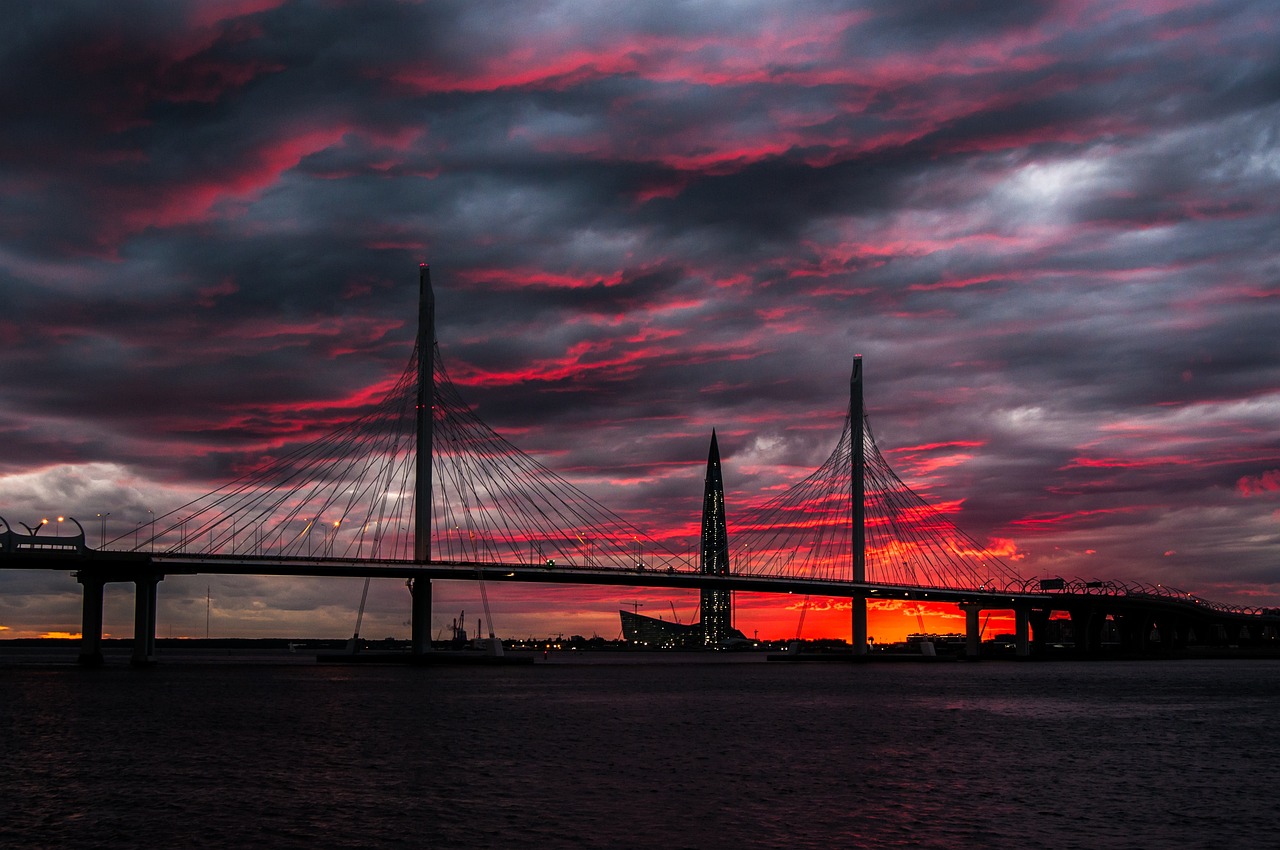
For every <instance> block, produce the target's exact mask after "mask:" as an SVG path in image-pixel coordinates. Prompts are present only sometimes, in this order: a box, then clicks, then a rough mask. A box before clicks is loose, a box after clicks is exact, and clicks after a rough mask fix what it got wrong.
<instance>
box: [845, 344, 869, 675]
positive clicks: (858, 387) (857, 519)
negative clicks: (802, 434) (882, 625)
mask: <svg viewBox="0 0 1280 850" xmlns="http://www.w3.org/2000/svg"><path fill="white" fill-rule="evenodd" d="M862 417H863V412H862V355H861V354H858V355H855V356H854V358H853V373H852V374H851V375H850V376H849V439H850V441H851V442H850V444H849V449H850V451H849V481H850V491H849V503H850V506H851V507H852V509H853V510H852V511H851V513H852V516H853V521H852V523H851V524H852V528H850V529H849V532H850V538H851V540H850V542H851V543H852V549H853V580H854V582H856V583H858V584H863V583H865V582H866V580H867V513H866V512H867V506H866V498H867V494H866V482H865V481H864V480H863V476H864V475H865V474H866V465H867V463H866V447H865V446H864V445H863V442H862V441H863V422H862ZM851 601H852V603H853V604H852V605H851V609H852V615H851V619H852V623H851V629H850V631H851V632H852V635H851V637H852V643H853V654H854V655H866V654H867V597H866V595H865V594H862V593H858V594H855V595H854V597H853V599H852V600H851Z"/></svg>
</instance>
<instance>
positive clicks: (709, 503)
mask: <svg viewBox="0 0 1280 850" xmlns="http://www.w3.org/2000/svg"><path fill="white" fill-rule="evenodd" d="M699 549H700V555H701V561H700V563H699V568H700V572H702V573H704V574H706V575H728V574H729V532H728V526H727V524H726V522H725V516H724V477H723V476H722V474H721V472H720V445H719V443H718V442H717V440H716V432H715V429H714V428H713V429H712V431H711V448H710V450H709V451H708V452H707V476H706V480H705V482H704V484H703V490H702V541H701V545H700V546H699ZM701 609H702V610H701V617H700V619H701V622H702V639H703V643H704V644H706V645H707V646H719V645H720V644H721V643H723V642H724V640H725V638H727V637H729V635H730V631H731V629H732V628H733V623H732V614H733V612H732V608H731V606H730V601H729V591H727V590H719V589H704V590H703V591H702V600H701Z"/></svg>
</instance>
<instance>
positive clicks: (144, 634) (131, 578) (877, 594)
mask: <svg viewBox="0 0 1280 850" xmlns="http://www.w3.org/2000/svg"><path fill="white" fill-rule="evenodd" d="M46 540H49V538H46ZM50 542H52V541H50ZM0 569H10V570H70V571H72V574H73V575H74V576H75V578H76V580H77V581H78V582H80V584H81V585H82V586H83V588H84V609H83V621H82V629H81V633H82V635H83V646H82V652H81V662H82V663H84V664H87V665H93V664H96V663H100V661H101V635H102V602H103V588H104V586H105V585H106V584H108V583H114V582H131V583H133V584H134V585H135V587H136V600H135V616H134V650H133V662H134V663H135V664H139V665H144V664H149V663H152V662H153V661H154V656H155V620H156V601H157V594H156V590H157V585H158V583H159V582H160V581H161V580H162V579H163V578H164V577H165V576H167V575H200V574H208V575H214V574H217V575H262V576H296V577H330V578H395V579H404V580H412V583H411V589H412V590H413V618H412V622H413V633H414V647H415V650H417V651H426V650H427V649H429V647H430V637H429V635H430V616H431V612H430V604H431V603H430V597H431V593H430V586H431V581H432V580H435V579H444V580H457V581H476V580H483V581H487V582H540V583H556V584H586V585H615V586H627V587H669V588H679V589H687V590H701V589H704V588H719V589H722V590H738V591H746V592H749V593H771V594H797V593H803V594H806V595H810V596H827V597H835V598H847V599H851V600H875V599H886V600H903V601H917V602H921V603H924V602H928V603H954V604H956V605H958V606H959V607H960V609H961V610H963V611H964V612H965V615H966V618H965V619H966V629H965V631H966V636H967V638H968V651H969V654H971V655H974V656H976V655H977V654H978V641H979V636H980V633H981V629H980V627H979V614H980V613H981V612H982V611H992V610H1000V611H1008V610H1012V611H1013V612H1014V618H1015V630H1016V634H1015V639H1016V643H1017V650H1016V651H1017V654H1018V655H1022V656H1028V655H1031V654H1032V648H1033V642H1032V640H1031V632H1032V629H1034V632H1035V633H1036V635H1037V638H1038V637H1039V635H1041V634H1043V631H1044V627H1045V626H1046V625H1047V622H1048V620H1049V616H1050V614H1051V613H1052V612H1053V611H1065V612H1068V613H1069V614H1070V616H1071V619H1072V624H1073V628H1074V629H1075V634H1076V635H1077V636H1078V639H1077V646H1078V647H1080V648H1081V649H1082V650H1083V653H1084V654H1096V653H1097V652H1098V651H1099V650H1100V648H1101V643H1102V629H1103V626H1104V625H1105V621H1106V619H1107V618H1108V616H1110V617H1111V618H1112V619H1113V621H1114V622H1115V623H1116V624H1117V626H1118V627H1119V629H1120V632H1121V637H1122V642H1123V643H1124V644H1125V646H1126V648H1128V649H1131V650H1134V651H1139V652H1141V651H1145V650H1146V649H1148V640H1149V637H1150V633H1151V632H1152V630H1153V629H1154V630H1155V631H1157V632H1159V633H1160V634H1162V635H1165V636H1166V637H1165V638H1164V639H1163V642H1164V645H1165V646H1166V647H1177V646H1182V645H1185V644H1186V643H1187V641H1188V639H1189V638H1191V637H1192V635H1193V634H1194V631H1193V630H1194V629H1196V628H1198V629H1200V630H1201V631H1200V635H1199V638H1198V641H1197V642H1206V641H1208V642H1220V643H1236V642H1239V641H1240V640H1241V639H1242V638H1244V639H1245V640H1247V641H1250V642H1256V641H1257V640H1259V639H1262V638H1263V637H1264V636H1268V637H1269V638H1270V641H1269V642H1270V643H1272V645H1274V644H1275V642H1276V637H1277V635H1280V610H1277V611H1274V612H1273V611H1268V612H1266V613H1265V614H1261V615H1258V614H1252V615H1250V614H1242V613H1238V612H1232V611H1223V610H1217V609H1207V608H1206V607H1205V606H1204V605H1202V604H1196V603H1195V602H1192V601H1188V600H1184V599H1180V598H1178V597H1171V596H1148V595H1143V594H1138V595H1132V594H1128V595H1114V594H1106V593H1072V592H1045V591H1043V590H1039V591H1037V592H1029V591H1027V590H1025V589H1024V590H1017V591H1011V590H1009V589H998V590H997V589H985V588H984V589H980V590H972V589H950V588H929V587H915V586H906V585H889V584H877V583H874V582H865V583H855V582H848V581H837V580H827V579H814V578H805V577H800V576H792V577H776V576H755V575H708V574H703V573H699V572H695V571H690V570H685V571H682V570H673V569H660V570H659V569H644V568H637V569H623V568H605V567H586V566H576V565H571V564H557V565H548V564H545V563H507V564H494V563H482V562H474V561H430V562H427V563H416V562H411V561H402V560H370V559H359V560H355V559H344V558H312V557H308V558H296V557H269V556H253V557H246V556H236V555H204V554H183V553H178V554H173V553H163V554H162V553H150V552H115V551H109V550H108V551H104V550H94V549H89V548H87V547H84V546H83V545H81V546H76V547H74V548H72V547H53V548H47V549H22V550H17V551H13V550H10V551H3V552H0ZM1250 629H1252V631H1250Z"/></svg>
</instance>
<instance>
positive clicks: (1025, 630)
mask: <svg viewBox="0 0 1280 850" xmlns="http://www.w3.org/2000/svg"><path fill="white" fill-rule="evenodd" d="M1013 623H1014V628H1013V632H1014V655H1016V656H1017V657H1018V658H1030V657H1031V609H1030V608H1025V607H1021V606H1020V607H1017V608H1014V609H1013Z"/></svg>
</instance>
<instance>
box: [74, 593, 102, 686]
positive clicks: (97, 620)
mask: <svg viewBox="0 0 1280 850" xmlns="http://www.w3.org/2000/svg"><path fill="white" fill-rule="evenodd" d="M76 581H78V582H80V585H81V586H82V587H83V588H84V601H83V603H82V605H81V612H80V657H79V658H77V659H76V661H77V662H78V663H79V664H80V666H81V667H101V666H102V599H103V595H104V590H105V588H106V585H107V583H106V582H105V581H103V580H102V579H101V578H98V577H97V576H90V575H86V574H85V573H84V571H83V570H82V571H80V572H78V573H76Z"/></svg>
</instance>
